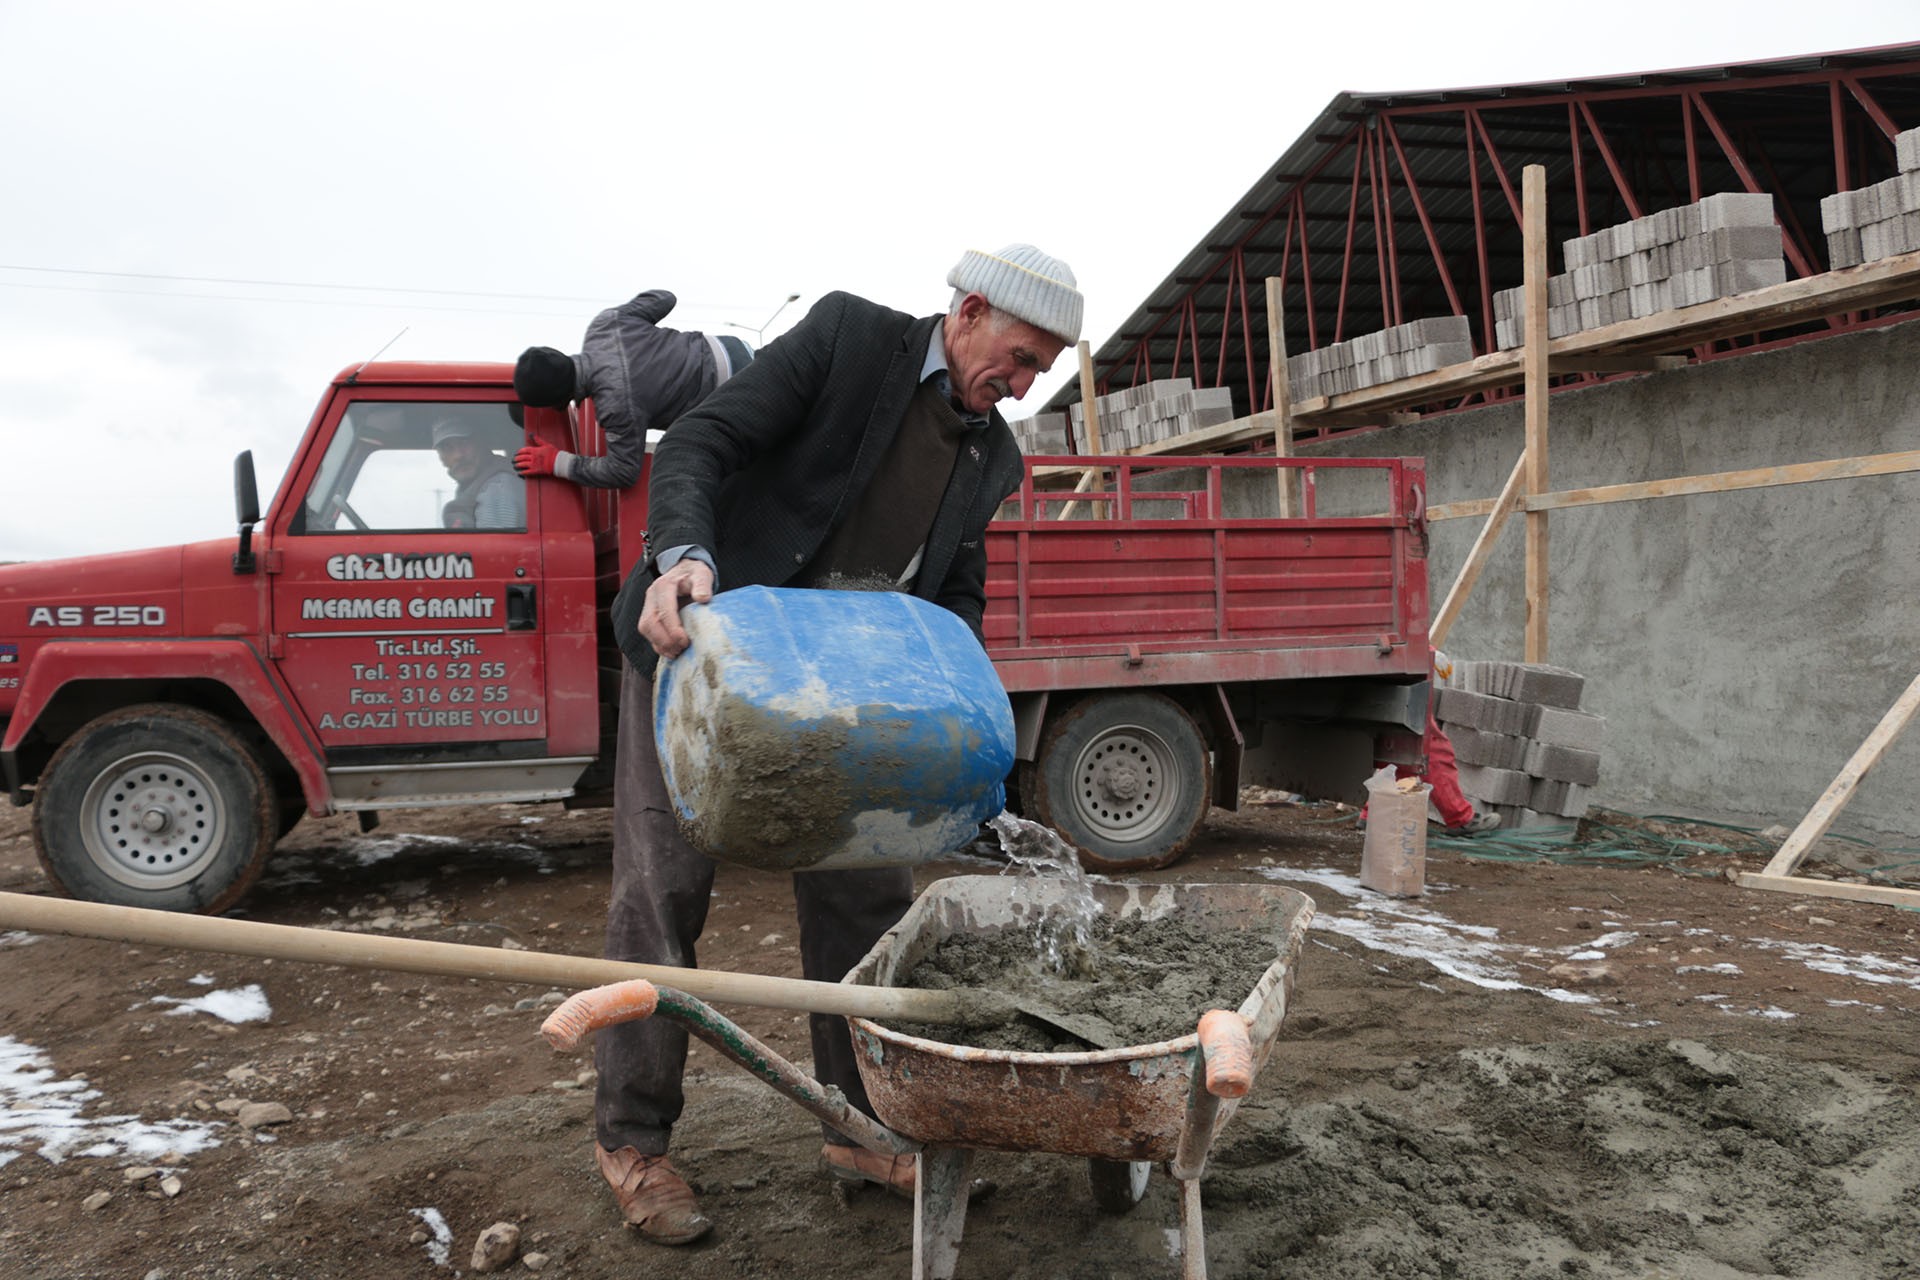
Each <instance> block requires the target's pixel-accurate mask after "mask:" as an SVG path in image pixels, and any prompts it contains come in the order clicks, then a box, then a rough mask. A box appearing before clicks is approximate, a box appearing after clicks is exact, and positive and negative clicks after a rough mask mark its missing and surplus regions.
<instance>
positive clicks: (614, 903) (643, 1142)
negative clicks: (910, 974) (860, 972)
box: [593, 670, 913, 1155]
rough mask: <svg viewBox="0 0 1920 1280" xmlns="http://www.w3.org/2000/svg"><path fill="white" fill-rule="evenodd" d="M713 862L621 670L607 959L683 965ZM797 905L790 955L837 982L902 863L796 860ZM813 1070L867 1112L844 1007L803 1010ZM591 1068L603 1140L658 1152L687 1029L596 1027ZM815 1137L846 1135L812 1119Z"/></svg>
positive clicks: (647, 713)
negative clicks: (820, 867)
mask: <svg viewBox="0 0 1920 1280" xmlns="http://www.w3.org/2000/svg"><path fill="white" fill-rule="evenodd" d="M713 872H714V863H713V860H712V859H711V858H708V857H707V856H706V855H705V854H702V853H699V852H697V851H695V850H694V849H693V848H692V847H691V846H689V845H688V844H687V842H686V841H685V840H684V839H682V838H681V836H680V828H679V826H678V824H677V823H676V822H675V821H674V817H673V802H672V800H671V799H670V798H669V797H668V794H667V785H666V781H665V779H664V778H662V777H661V775H660V758H659V754H658V752H657V751H656V749H655V747H654V741H653V682H652V681H651V680H648V679H647V678H645V677H644V676H640V675H637V674H636V673H634V672H633V671H632V670H628V671H626V672H624V673H623V676H622V679H621V681H620V718H619V743H618V760H617V763H616V772H615V776H614V796H613V893H612V897H611V899H610V900H609V902H608V904H607V943H606V951H605V954H606V956H607V958H608V959H609V960H637V961H640V962H642V963H646V964H670V965H679V966H682V967H687V968H690V967H692V966H693V964H694V944H695V943H696V942H698V941H699V938H700V932H701V930H702V929H703V928H705V927H706V923H707V905H708V903H709V902H710V901H711V900H712V895H713ZM793 897H794V902H795V904H796V906H797V907H798V909H799V917H800V967H801V972H802V973H804V974H805V975H806V976H807V977H809V978H814V979H817V980H819V981H822V982H838V981H839V980H840V979H841V978H843V977H845V976H846V973H847V970H849V969H851V968H853V966H854V965H855V964H857V963H859V961H860V958H861V957H862V956H864V955H866V953H867V952H868V950H869V949H871V948H872V946H873V944H874V943H875V942H876V941H878V940H879V938H880V935H881V934H883V933H885V932H886V931H887V930H888V929H890V928H892V927H893V926H894V925H895V924H896V923H898V922H899V920H900V917H901V916H902V915H904V914H906V910H907V907H908V906H910V905H911V904H912V902H913V872H912V870H911V869H909V868H906V867H886V868H881V869H879V870H873V871H805V872H800V873H797V874H796V875H795V876H794V877H793ZM811 1022H812V1032H813V1071H814V1075H815V1076H816V1077H818V1078H819V1080H820V1082H821V1083H822V1084H830V1085H838V1086H839V1088H840V1089H841V1091H842V1092H844V1093H845V1094H846V1095H847V1100H848V1101H849V1102H851V1103H853V1105H855V1106H856V1107H858V1108H860V1110H862V1111H865V1112H866V1113H867V1114H869V1115H871V1114H872V1113H873V1109H872V1107H871V1106H870V1105H869V1104H868V1102H867V1090H866V1086H865V1085H863V1084H861V1083H860V1073H859V1071H858V1069H857V1068H856V1067H855V1065H854V1057H853V1039H852V1037H851V1036H850V1035H849V1034H848V1031H847V1022H846V1019H845V1018H841V1017H832V1016H827V1015H823V1014H813V1015H811ZM593 1061H594V1066H595V1067H596V1068H597V1069H598V1071H599V1075H600V1080H599V1085H598V1087H597V1091H596V1093H595V1095H594V1127H595V1130H596V1135H597V1137H598V1138H599V1141H600V1145H601V1146H603V1147H605V1148H606V1149H607V1150H609V1151H618V1150H619V1149H620V1148H621V1147H632V1148H634V1149H635V1150H637V1151H638V1152H639V1153H640V1154H641V1155H664V1154H666V1151H667V1140H668V1137H669V1135H670V1134H671V1133H672V1130H673V1122H674V1121H675V1120H677V1119H679V1118H680V1112H681V1109H682V1108H683V1107H684V1105H685V1102H686V1099H685V1095H684V1094H683V1093H682V1092H681V1086H680V1076H681V1073H682V1071H683V1070H684V1068H685V1066H686V1061H687V1033H686V1031H685V1029H684V1028H682V1027H681V1026H680V1024H679V1023H676V1022H673V1021H672V1020H670V1019H667V1018H648V1019H645V1020H643V1021H640V1022H625V1023H621V1024H620V1025H618V1026H615V1027H609V1028H607V1029H606V1030H605V1031H602V1032H600V1034H599V1036H598V1038H597V1040H596V1042H595V1044H594V1051H593ZM821 1128H822V1130H823V1132H824V1133H825V1134H826V1138H827V1141H829V1142H838V1143H847V1142H849V1141H850V1140H849V1139H848V1138H846V1137H845V1136H843V1135H842V1134H840V1133H838V1132H836V1131H835V1130H834V1129H832V1128H830V1127H828V1126H825V1125H822V1126H821Z"/></svg>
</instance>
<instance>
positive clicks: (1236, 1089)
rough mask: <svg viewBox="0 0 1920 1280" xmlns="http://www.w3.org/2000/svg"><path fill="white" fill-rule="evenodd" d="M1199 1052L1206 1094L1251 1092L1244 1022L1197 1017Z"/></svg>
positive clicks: (1228, 1016) (1219, 1014) (1222, 1013)
mask: <svg viewBox="0 0 1920 1280" xmlns="http://www.w3.org/2000/svg"><path fill="white" fill-rule="evenodd" d="M556 1016H557V1015H556ZM1200 1050H1201V1052H1202V1053H1204V1054H1205V1055H1206V1059H1207V1092H1208V1093H1211V1094H1212V1095H1213V1096H1214V1097H1216V1098H1244V1097H1246V1096H1247V1090H1249V1089H1251V1088H1253V1040H1252V1038H1251V1037H1250V1036H1248V1034H1247V1020H1246V1019H1245V1018H1243V1017H1241V1016H1240V1015H1239V1014H1237V1013H1229V1012H1228V1011H1227V1010H1225V1009H1209V1010H1208V1011H1207V1012H1206V1013H1203V1014H1201V1015H1200Z"/></svg>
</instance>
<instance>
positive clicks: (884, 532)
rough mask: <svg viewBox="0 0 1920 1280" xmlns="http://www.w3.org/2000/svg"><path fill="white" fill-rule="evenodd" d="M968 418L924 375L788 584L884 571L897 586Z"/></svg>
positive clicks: (922, 536) (929, 524) (922, 539)
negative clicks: (860, 480)
mask: <svg viewBox="0 0 1920 1280" xmlns="http://www.w3.org/2000/svg"><path fill="white" fill-rule="evenodd" d="M966 432H967V425H966V424H965V423H964V422H962V421H961V420H960V415H959V413H957V412H956V411H955V410H954V408H953V406H952V405H951V404H949V403H948V402H947V398H946V397H945V396H943V395H941V394H940V392H939V391H938V390H936V389H935V387H934V384H933V383H932V382H924V383H922V384H921V385H920V389H919V390H918V391H916V392H914V395H913V399H912V400H911V401H909V402H908V404H907V414H906V417H905V418H904V419H902V420H901V423H900V430H899V432H898V434H896V435H895V436H894V438H893V443H892V444H891V445H889V446H888V447H887V452H886V454H885V455H884V456H883V457H882V458H881V459H880V468H879V470H878V471H876V472H874V476H873V482H872V483H871V484H869V485H868V486H867V488H866V490H865V492H863V493H861V494H860V495H859V496H858V497H856V498H855V499H854V500H853V502H852V504H851V507H850V509H849V510H848V511H847V512H846V514H845V515H844V516H843V517H842V518H841V521H840V524H839V526H838V527H837V528H835V529H834V530H833V532H831V533H830V534H828V535H827V540H826V542H825V543H824V544H823V545H822V546H821V548H820V550H819V551H818V552H816V553H815V555H814V557H813V559H812V560H811V561H809V562H808V564H807V566H806V568H804V569H802V570H801V571H800V572H799V573H798V574H796V575H795V576H794V577H793V579H792V581H791V582H790V583H789V585H790V586H796V587H819V586H825V585H829V584H828V582H827V579H828V578H830V577H831V578H843V579H865V580H868V582H871V580H872V579H874V578H876V577H878V578H884V579H886V580H887V581H889V582H892V583H894V584H896V585H897V586H899V587H901V588H902V589H910V588H911V587H912V585H913V583H912V581H911V579H909V580H907V581H904V582H903V581H901V579H902V577H903V575H905V574H906V571H907V569H908V568H909V567H910V566H913V564H914V561H915V558H916V557H917V556H918V555H919V554H920V551H921V548H922V547H924V546H925V545H926V541H927V534H928V532H929V531H930V530H931V529H932V528H933V517H934V514H935V513H936V512H937V511H938V510H939V509H940V499H941V498H942V497H943V496H944V495H945V494H946V491H947V482H948V481H949V480H950V479H951V478H952V476H953V462H954V459H955V458H956V457H958V456H959V453H960V439H961V437H962V436H964V435H965V434H966Z"/></svg>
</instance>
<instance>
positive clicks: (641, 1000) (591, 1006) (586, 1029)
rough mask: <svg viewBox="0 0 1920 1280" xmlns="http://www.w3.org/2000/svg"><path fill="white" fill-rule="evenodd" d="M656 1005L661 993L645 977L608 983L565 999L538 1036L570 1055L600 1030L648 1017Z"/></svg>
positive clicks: (542, 1025) (541, 1025) (549, 1015)
mask: <svg viewBox="0 0 1920 1280" xmlns="http://www.w3.org/2000/svg"><path fill="white" fill-rule="evenodd" d="M659 1003H660V993H659V992H658V991H657V990H655V989H654V985H653V984H652V983H651V982H648V981H647V980H646V979H645V978H633V979H630V980H629V981H626V982H611V983H608V984H607V985H606V986H604V987H594V988H592V989H591V990H587V991H579V992H575V993H574V994H573V995H571V996H568V997H567V999H566V1001H565V1002H564V1003H562V1004H561V1006H560V1007H559V1008H558V1009H555V1010H554V1011H553V1012H552V1013H550V1014H548V1015H547V1020H546V1021H545V1022H543V1023H541V1024H540V1034H541V1035H543V1036H545V1037H546V1039H547V1043H548V1044H550V1045H552V1046H553V1047H554V1048H555V1049H558V1050H559V1051H561V1052H562V1053H566V1052H570V1051H572V1050H574V1049H578V1048H579V1047H580V1042H581V1041H582V1040H585V1039H586V1038H587V1037H588V1036H590V1035H592V1034H593V1033H594V1032H596V1031H598V1030H599V1029H600V1028H602V1027H610V1026H612V1025H613V1024H614V1023H616V1022H632V1021H634V1020H635V1019H637V1018H646V1017H651V1016H652V1014H653V1011H654V1009H655V1008H656V1007H657V1006H658V1005H659Z"/></svg>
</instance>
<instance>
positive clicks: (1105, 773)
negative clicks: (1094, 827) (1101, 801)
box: [1093, 756, 1141, 804]
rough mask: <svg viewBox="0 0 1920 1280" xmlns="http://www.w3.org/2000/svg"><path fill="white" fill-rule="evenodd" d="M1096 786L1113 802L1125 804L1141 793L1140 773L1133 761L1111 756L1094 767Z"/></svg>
mask: <svg viewBox="0 0 1920 1280" xmlns="http://www.w3.org/2000/svg"><path fill="white" fill-rule="evenodd" d="M1093 783H1094V786H1095V787H1097V788H1098V789H1099V791H1100V793H1101V794H1102V795H1103V796H1105V797H1106V799H1107V800H1108V801H1109V802H1111V803H1113V804H1124V803H1126V802H1127V801H1129V800H1131V799H1133V798H1134V797H1135V796H1137V795H1139V794H1140V786H1141V780H1140V774H1139V772H1138V771H1137V770H1136V769H1135V768H1134V767H1133V761H1132V760H1130V759H1125V758H1122V757H1117V756H1109V757H1108V758H1106V759H1105V760H1102V761H1101V762H1100V763H1099V764H1098V765H1096V766H1095V767H1094V777H1093Z"/></svg>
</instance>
